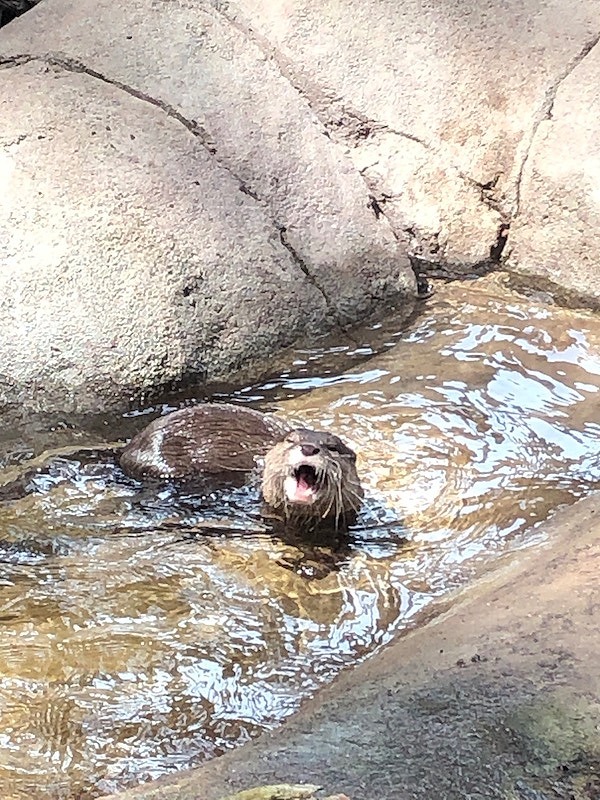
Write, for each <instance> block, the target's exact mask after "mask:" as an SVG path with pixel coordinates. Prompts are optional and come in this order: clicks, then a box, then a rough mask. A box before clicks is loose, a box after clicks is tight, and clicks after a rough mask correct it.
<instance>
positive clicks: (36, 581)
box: [0, 275, 600, 800]
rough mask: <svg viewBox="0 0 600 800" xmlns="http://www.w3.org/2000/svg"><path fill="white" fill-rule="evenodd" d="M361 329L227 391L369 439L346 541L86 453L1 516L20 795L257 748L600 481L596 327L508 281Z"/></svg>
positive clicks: (4, 780) (94, 789)
mask: <svg viewBox="0 0 600 800" xmlns="http://www.w3.org/2000/svg"><path fill="white" fill-rule="evenodd" d="M353 338H354V343H352V344H350V345H343V346H342V345H339V344H338V345H334V346H330V345H329V344H324V345H323V346H322V347H320V348H319V347H315V348H310V349H298V350H296V351H294V352H293V353H291V354H290V358H289V367H288V368H287V369H285V370H282V371H281V373H280V374H279V375H276V376H274V377H273V378H272V379H270V380H268V381H264V382H262V383H261V384H256V385H253V386H248V387H242V388H241V389H238V390H236V391H235V392H231V393H228V394H227V396H225V395H224V394H223V395H222V397H223V399H227V400H230V401H233V402H243V403H250V404H252V405H254V406H255V407H258V408H263V409H266V408H269V409H275V410H276V411H277V413H279V414H281V415H282V416H284V417H285V418H287V419H289V420H291V421H297V422H302V423H304V424H305V425H308V426H313V427H326V428H332V429H333V430H335V432H337V433H339V434H340V435H342V436H343V437H344V438H345V439H346V440H348V441H349V442H350V443H351V444H352V445H353V446H354V447H355V449H356V450H357V452H358V453H359V462H358V463H359V469H360V473H361V476H362V479H363V483H364V486H365V489H366V496H367V502H366V504H365V509H364V511H363V513H362V515H361V518H360V520H359V522H358V524H357V525H356V526H355V528H354V529H353V530H352V531H351V532H350V535H349V536H348V537H347V539H343V540H340V541H324V540H320V541H319V540H318V541H314V540H313V541H308V540H299V539H298V538H297V537H295V536H294V535H292V533H291V532H290V534H289V535H287V534H283V535H275V534H274V533H272V532H271V531H270V530H269V529H268V528H267V527H266V526H265V525H264V523H263V521H262V520H261V517H260V514H259V513H258V502H257V500H258V499H257V496H256V491H255V490H254V489H253V488H252V487H249V486H241V487H240V486H238V487H228V488H226V489H223V490H219V491H215V492H213V493H211V494H210V495H205V496H194V495H192V494H190V493H187V494H186V493H185V492H183V491H178V490H177V489H176V488H174V487H163V488H156V487H142V486H141V485H139V484H137V483H135V482H133V481H127V480H124V479H123V476H121V475H119V474H118V470H117V469H116V467H114V466H113V465H112V464H111V462H110V460H109V459H107V458H105V459H104V460H103V459H102V458H100V459H97V458H96V459H87V458H82V457H80V456H77V457H73V456H70V455H69V454H68V452H67V453H65V452H61V453H59V454H55V455H54V456H52V457H44V458H43V459H42V461H43V462H44V463H46V462H48V460H49V462H50V467H49V468H47V469H44V470H42V472H41V473H40V474H39V475H37V476H35V477H33V478H31V479H30V482H29V488H30V489H31V491H30V493H28V494H27V496H25V497H22V498H20V499H18V500H14V501H10V502H4V503H0V531H1V534H2V535H1V538H0V708H1V712H2V722H3V724H2V726H1V729H0V796H1V797H2V798H5V800H12V799H13V798H14V799H15V800H16V799H17V798H19V799H20V798H26V797H32V796H33V797H45V798H71V799H72V798H92V797H97V796H101V795H102V794H106V793H109V792H111V791H116V790H118V789H120V788H124V787H126V786H131V785H134V784H135V783H137V782H140V781H145V780H148V779H150V778H154V777H158V776H160V775H162V774H164V773H166V772H169V771H173V770H176V769H181V768H184V767H189V766H193V765H195V764H199V763H201V762H202V761H204V760H205V759H207V758H211V757H213V756H215V755H218V754H219V753H221V752H222V751H223V750H225V749H226V748H230V747H233V746H236V745H239V744H241V743H243V742H244V741H247V740H248V739H250V738H251V737H254V736H256V735H257V734H259V733H260V732H261V731H262V730H264V729H265V728H270V727H273V726H275V725H277V724H278V723H279V722H281V721H282V720H283V719H284V718H285V717H286V716H287V715H289V714H290V713H292V712H293V711H294V710H295V709H296V708H297V707H298V704H299V703H300V702H301V700H302V699H303V698H304V697H306V696H308V695H310V694H312V693H314V691H315V690H316V689H317V688H318V687H319V686H320V685H322V684H323V683H324V682H326V681H329V680H331V679H332V678H333V677H334V676H335V675H336V674H337V673H338V672H339V671H340V670H341V669H343V668H344V667H347V666H350V665H351V664H354V663H356V662H357V661H358V660H360V659H363V658H365V657H366V656H367V655H368V654H370V653H372V652H374V651H375V650H376V649H377V648H379V647H381V646H382V645H383V644H384V643H385V642H386V641H387V640H388V639H389V638H390V636H391V635H392V634H393V633H394V632H395V631H398V630H402V629H405V628H408V627H410V626H413V625H415V624H417V623H418V621H419V619H420V617H421V616H422V614H424V613H426V610H427V608H428V607H429V606H430V604H431V603H432V601H434V600H435V599H436V598H440V597H443V596H446V595H449V593H450V592H452V591H453V590H455V589H456V588H458V587H460V586H462V585H464V584H465V583H466V582H467V581H469V580H471V579H472V578H473V577H474V576H475V575H478V574H481V573H482V572H483V571H484V570H486V569H488V568H490V567H491V566H492V565H493V563H494V560H495V559H496V558H497V557H498V556H499V555H501V554H506V553H508V552H510V551H511V550H515V549H518V548H522V547H526V546H530V545H532V544H535V542H536V541H538V540H539V537H540V534H539V533H538V532H537V531H536V527H535V526H536V523H538V522H539V521H541V520H543V519H545V518H546V517H547V516H548V515H549V514H550V513H551V511H552V510H553V509H555V508H556V507H557V506H559V505H561V504H565V503H572V502H574V501H575V500H576V499H577V498H578V497H581V496H582V495H584V494H585V493H588V492H590V491H592V490H594V489H597V488H598V486H599V485H600V455H599V453H600V402H599V401H600V317H599V316H598V315H594V314H593V313H590V312H587V311H582V310H569V309H564V308H560V307H558V306H555V305H551V304H548V303H547V302H544V301H543V300H542V299H539V300H538V299H536V298H535V297H525V296H523V295H520V294H516V293H515V292H512V291H511V290H510V289H509V288H508V287H507V278H506V277H505V276H502V275H495V276H492V277H488V278H486V279H481V280H479V281H476V282H472V283H468V284H464V283H463V284H460V285H459V284H453V285H446V286H443V285H441V286H439V287H438V290H437V292H436V294H435V295H434V297H433V298H432V299H431V300H429V301H427V303H426V304H424V305H423V307H422V309H421V313H420V315H419V316H418V317H417V318H416V319H415V320H414V321H413V322H412V323H411V324H410V325H408V326H407V327H405V329H404V330H397V329H396V327H395V325H394V321H393V320H388V321H386V322H384V323H378V324H377V325H372V326H369V327H367V328H365V329H364V330H362V331H358V332H354V333H353ZM342 365H343V366H344V367H348V365H350V368H349V369H346V370H345V371H341V366H342ZM168 407H169V406H167V405H165V406H163V407H161V410H165V409H167V408H168ZM149 418H150V417H149V415H146V414H136V415H129V417H128V418H127V419H125V420H121V421H117V422H115V424H114V428H110V426H109V428H110V429H109V430H108V431H107V434H108V435H109V438H111V436H110V435H111V434H114V436H117V435H119V434H120V433H121V431H122V429H123V428H122V426H126V427H127V428H128V429H131V430H133V429H137V428H140V427H142V426H143V425H144V424H146V423H147V422H148V420H149ZM120 426H121V427H120ZM70 440H72V443H73V444H77V443H79V442H80V437H79V438H78V433H77V431H69V430H68V429H67V430H66V431H65V433H64V437H63V441H64V443H65V444H69V441H70ZM9 460H10V459H9ZM28 468H29V465H28V463H27V462H25V463H23V464H21V465H20V466H18V467H14V466H13V467H11V468H10V469H9V468H8V466H7V469H6V470H5V476H4V478H2V477H1V476H0V480H8V479H9V478H12V477H14V476H15V474H17V473H18V472H19V471H25V470H27V469H28Z"/></svg>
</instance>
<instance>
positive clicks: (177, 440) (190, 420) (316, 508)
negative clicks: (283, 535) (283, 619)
mask: <svg viewBox="0 0 600 800" xmlns="http://www.w3.org/2000/svg"><path fill="white" fill-rule="evenodd" d="M263 458H264V468H263V474H262V493H263V497H264V500H265V502H266V503H267V505H268V506H270V508H271V509H273V510H274V512H275V513H276V514H278V515H280V516H282V517H283V518H284V519H285V520H290V521H292V522H295V523H298V524H301V525H311V524H317V523H319V522H321V521H326V522H329V523H333V524H335V526H336V527H339V526H343V525H347V524H348V523H349V522H350V521H352V519H353V518H354V517H355V516H356V513H357V512H358V510H359V509H360V506H361V504H362V498H363V491H362V487H361V485H360V480H359V478H358V474H357V472H356V455H355V453H354V452H353V451H352V450H351V449H350V448H349V447H348V446H347V445H345V444H344V442H343V441H342V440H341V439H340V438H339V437H337V436H335V435H334V434H331V433H328V432H326V431H314V430H309V429H305V428H298V429H295V430H291V429H290V428H289V426H287V425H286V424H285V423H284V422H282V421H281V420H279V419H278V418H277V417H275V416H272V415H270V414H262V413H261V412H259V411H254V410H252V409H248V408H243V407H240V406H235V405H231V404H226V403H223V404H216V403H215V404H208V403H207V404H205V405H198V406H191V407H189V408H183V409H181V410H179V411H174V412H172V413H171V414H167V415H165V416H164V417H159V418H158V419H156V420H154V422H152V423H150V425H148V427H146V428H144V430H142V431H141V432H140V433H138V434H137V436H135V437H134V438H133V439H132V440H131V442H129V444H128V445H127V446H126V447H125V448H124V449H123V451H122V453H121V456H120V459H119V461H120V464H121V467H122V469H123V470H124V471H125V472H126V473H127V474H129V475H131V476H133V477H135V478H143V477H153V478H159V479H167V480H189V479H193V478H197V477H202V476H207V475H217V474H223V473H228V472H240V471H241V472H244V471H246V472H248V471H250V470H252V469H254V468H255V467H256V466H257V465H258V462H259V461H260V460H261V459H263Z"/></svg>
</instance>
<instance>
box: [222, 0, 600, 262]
mask: <svg viewBox="0 0 600 800" xmlns="http://www.w3.org/2000/svg"><path fill="white" fill-rule="evenodd" d="M219 5H220V6H222V7H223V10H222V11H221V13H222V14H224V15H226V16H227V17H228V18H230V19H231V20H232V21H233V24H235V25H237V26H238V27H239V28H241V29H243V30H244V32H245V33H246V35H247V36H248V37H250V38H251V39H252V40H253V41H257V42H259V45H260V46H261V47H262V48H263V50H265V52H267V53H268V54H269V56H270V57H271V58H273V59H274V60H275V61H276V62H277V63H278V64H279V66H280V69H281V71H282V73H283V74H285V75H287V76H288V77H289V78H290V80H291V81H292V82H293V83H294V85H295V86H296V87H297V89H298V91H299V92H301V93H302V94H303V96H305V97H307V98H308V101H309V102H310V104H311V106H312V107H313V108H314V109H315V113H316V114H317V115H318V116H319V118H320V119H321V120H322V121H323V123H324V124H325V125H326V126H327V127H328V129H329V130H330V132H331V135H332V136H333V137H334V139H336V140H338V141H342V142H346V143H347V145H348V146H349V147H350V153H351V156H352V158H353V160H354V162H355V164H356V166H357V168H358V169H360V170H361V171H362V174H363V175H364V177H365V179H366V181H367V183H368V184H369V186H370V188H371V191H372V193H373V195H374V197H375V198H376V200H377V201H378V203H379V204H380V205H381V208H382V209H383V211H384V213H385V214H386V215H387V216H388V218H389V219H390V222H391V223H392V225H393V227H394V229H395V230H396V231H406V232H407V233H408V235H409V236H410V246H411V250H412V252H413V253H414V254H415V255H416V256H419V257H420V258H422V259H424V260H426V261H430V262H431V263H432V264H433V265H436V266H440V265H441V266H442V267H443V268H445V269H446V271H448V270H449V269H450V270H455V268H456V267H457V266H458V267H459V269H461V270H462V271H463V272H472V269H473V267H474V266H476V265H477V264H479V263H481V264H482V265H484V264H485V262H490V261H491V262H492V263H493V262H494V261H496V260H498V259H499V258H500V255H501V251H502V247H503V244H504V239H505V237H506V233H507V226H509V225H510V223H511V221H512V219H513V216H514V214H515V212H516V209H517V204H518V202H517V198H518V193H519V184H520V176H521V172H522V170H523V165H524V163H525V161H526V160H527V157H528V152H529V146H530V142H531V138H532V135H533V133H534V131H535V129H536V126H537V124H538V121H539V118H540V115H543V113H544V109H545V108H546V106H547V102H548V96H549V95H552V93H553V92H555V91H556V86H557V85H558V84H559V83H560V81H561V80H562V78H563V77H564V75H565V73H566V72H567V71H568V70H569V69H570V68H571V67H572V65H573V64H574V63H575V62H577V61H578V60H580V59H581V58H583V57H584V56H585V53H586V52H587V51H588V50H589V48H590V45H591V43H593V42H595V41H597V36H598V8H597V4H596V2H595V0H577V2H575V3H572V4H570V5H569V13H568V14H565V12H564V7H563V6H562V5H561V4H556V3H547V4H539V3H535V2H533V3H525V4H523V3H522V2H520V1H519V0H508V2H501V1H500V0H484V2H477V3H463V2H460V0H451V2H446V3H444V4H443V5H440V4H439V3H424V2H422V0H402V2H401V3H398V2H394V1H393V0H386V2H364V0H348V2H345V3H344V5H343V9H342V7H340V6H339V4H337V3H333V2H330V3H325V4H322V3H321V4H316V3H314V2H312V1H311V0H288V2H286V3H282V2H272V0H258V2H256V0H252V2H249V0H239V2H238V3H225V4H219ZM557 30H560V31H561V36H560V37H557V36H556V31H557ZM595 74H596V76H597V77H596V80H598V78H599V77H600V76H598V72H597V71H596V73H595ZM579 111H580V113H581V115H582V116H583V117H586V118H587V119H588V120H589V121H590V123H589V124H591V125H593V124H594V122H593V120H594V115H593V114H590V113H589V112H588V111H587V110H586V109H585V107H584V104H583V103H582V104H581V107H580V109H579ZM576 120H578V117H577V118H575V117H574V118H572V119H571V125H573V126H574V125H578V124H579V123H578V121H576ZM590 152H591V151H590ZM573 179H574V180H577V177H576V173H574V174H573ZM509 240H510V239H509ZM596 261H598V259H596Z"/></svg>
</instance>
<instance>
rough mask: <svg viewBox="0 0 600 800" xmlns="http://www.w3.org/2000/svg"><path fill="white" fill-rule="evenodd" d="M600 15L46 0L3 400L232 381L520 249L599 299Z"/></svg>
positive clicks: (25, 74) (10, 245) (580, 2)
mask: <svg viewBox="0 0 600 800" xmlns="http://www.w3.org/2000/svg"><path fill="white" fill-rule="evenodd" d="M597 25H598V22H597V3H596V0H576V2H574V3H573V4H571V5H570V6H569V13H568V14H565V12H564V8H563V7H562V6H561V5H560V4H556V3H547V4H542V5H541V6H540V4H538V3H526V4H525V5H524V4H523V3H521V2H518V0H508V2H500V0H484V2H481V3H476V4H475V5H473V4H465V3H463V2H460V1H459V0H450V2H447V3H445V4H444V5H443V7H442V6H439V4H431V3H430V4H426V3H423V2H421V0H403V1H402V3H400V4H398V3H395V2H391V0H387V1H386V2H384V3H374V2H370V3H369V2H364V1H363V0H348V2H347V3H346V4H345V5H344V6H343V8H342V7H340V6H339V4H336V3H333V2H330V3H325V4H323V3H319V4H317V3H314V2H312V1H311V0H287V2H285V3H283V2H271V0H268V1H267V0H258V1H257V2H252V3H250V2H247V0H238V2H220V0H203V2H198V3H189V2H186V0H170V2H168V3H166V2H152V0H130V2H128V3H125V4H122V5H120V6H119V8H118V12H115V9H114V4H113V3H111V2H109V0H99V2H95V0H94V1H93V0H78V3H77V4H73V3H70V2H69V1H68V0H52V2H47V3H42V4H40V5H39V6H37V7H36V8H35V9H33V10H32V11H30V12H28V13H27V14H26V15H24V16H23V17H21V18H19V19H17V20H14V21H13V22H11V23H10V25H8V26H6V27H5V28H3V29H2V35H1V36H0V63H2V64H3V65H4V67H5V68H6V69H5V70H3V71H2V73H1V77H0V80H1V81H2V84H3V85H2V90H3V91H2V95H1V96H2V97H3V98H6V99H5V100H4V103H5V104H6V108H7V110H8V111H9V112H10V113H7V112H6V111H5V112H4V113H2V114H1V117H0V143H2V144H1V146H0V174H1V175H5V176H8V175H9V174H10V175H11V178H10V180H11V184H10V186H11V187H12V188H10V191H9V193H8V195H7V196H6V199H3V200H2V201H1V202H2V212H3V216H4V220H5V221H4V223H3V226H2V229H0V234H2V241H1V242H0V257H1V258H2V259H3V261H4V262H7V263H8V264H9V269H8V270H6V275H7V276H9V277H7V279H6V280H5V283H4V284H3V285H2V286H1V287H0V288H2V291H3V292H4V296H5V297H6V300H5V303H6V307H8V306H10V307H11V308H14V309H26V311H22V312H17V311H14V312H11V314H10V315H9V317H8V318H6V316H5V319H4V323H3V324H4V328H1V327H0V332H1V333H2V337H1V338H0V363H4V364H6V367H5V368H4V369H3V372H4V373H5V375H6V376H7V377H6V378H5V379H4V380H3V381H2V383H1V385H0V390H1V391H0V395H1V396H3V397H4V399H5V402H7V403H8V402H12V403H19V404H23V403H24V404H26V405H27V406H31V407H34V408H45V407H49V408H56V406H57V404H59V403H60V404H62V406H65V405H67V406H69V407H77V408H82V409H88V408H92V407H94V406H95V405H96V406H99V407H104V406H106V405H107V404H109V405H110V404H112V405H115V406H119V405H120V404H122V403H123V398H124V397H125V396H126V395H127V394H128V393H130V394H131V395H133V396H135V397H137V396H139V395H140V393H143V392H144V391H145V390H146V389H155V388H156V387H157V386H160V385H169V384H171V383H173V382H175V383H178V382H181V381H182V380H184V379H186V378H190V379H193V380H195V379H197V378H206V379H209V380H210V379H216V378H226V379H228V380H238V379H239V377H240V376H239V370H240V369H241V368H242V367H244V369H245V368H246V367H247V366H249V365H250V368H251V369H252V366H251V365H259V364H264V359H265V358H267V357H268V356H269V354H271V353H274V352H276V351H277V350H280V349H281V348H283V347H285V346H286V345H288V344H290V343H291V342H293V341H295V340H297V339H298V338H299V337H300V336H302V335H304V334H306V333H310V334H314V333H318V332H321V331H325V330H331V329H343V328H344V327H345V326H347V325H348V324H351V323H353V322H355V321H357V320H359V319H361V318H364V317H365V316H366V315H368V314H369V313H371V312H372V311H374V310H377V309H381V308H382V307H384V306H385V304H387V303H389V302H391V301H393V300H394V299H397V298H398V297H400V298H401V303H402V299H404V300H406V299H407V298H410V297H411V296H412V294H413V293H414V290H415V283H414V277H413V275H412V273H411V271H410V269H409V259H410V260H412V262H413V264H415V265H417V266H418V267H419V269H435V270H438V271H441V272H442V274H452V275H456V274H472V273H473V272H480V271H482V270H486V269H490V268H493V267H494V266H496V265H497V264H498V263H500V262H501V261H502V260H503V259H505V257H506V256H507V254H509V256H510V258H509V265H510V267H511V268H512V269H513V270H517V271H522V272H524V273H525V274H527V275H535V276H539V275H543V276H547V277H549V278H550V279H551V280H553V281H554V282H555V283H558V284H561V285H562V286H564V287H567V288H569V289H572V290H574V291H577V292H578V293H579V294H581V293H584V294H585V295H586V296H588V297H591V298H592V299H593V298H594V297H597V296H599V295H600V274H599V273H600V271H599V270H598V269H597V268H596V267H595V265H597V263H598V261H599V259H600V252H599V249H600V248H598V246H597V245H596V244H595V238H594V234H595V230H596V227H597V225H596V223H597V216H598V212H597V206H596V199H595V194H594V193H595V186H596V183H597V180H596V166H595V164H596V160H597V148H596V144H595V142H596V140H597V137H596V135H595V134H596V132H597V123H596V118H597V114H594V113H593V111H592V110H591V108H590V103H594V104H596V105H597V98H598V93H597V91H596V89H595V86H596V85H598V80H599V78H600V74H599V71H600V68H599V62H598V53H597V50H598V47H597V46H596V45H598V40H599V33H598V29H597ZM556 30H560V31H561V36H560V37H557V36H556V33H555V32H556ZM29 94H30V95H31V97H29ZM46 96H48V97H49V98H51V99H52V107H51V108H45V107H44V106H43V102H42V98H44V97H46ZM594 107H595V106H594ZM0 110H1V109H0ZM549 115H550V116H552V117H553V118H554V119H553V120H550V119H548V117H549ZM107 126H109V127H110V130H107V129H106V128H107ZM141 126H143V130H142V127H141ZM51 131H53V132H54V133H53V135H50V134H51ZM40 135H41V136H44V137H45V138H44V139H38V138H37V137H38V136H40ZM131 137H135V138H133V139H132V138H131ZM567 148H569V149H568V151H567ZM565 156H566V157H565ZM96 184H97V186H96ZM40 192H41V194H39V193H40ZM9 218H10V222H8V219H9ZM566 231H568V233H566ZM24 242H27V244H24ZM44 242H46V243H47V244H44ZM115 243H116V245H115ZM117 247H119V248H120V249H121V253H122V255H121V258H117V257H116V255H115V250H116V248H117ZM46 252H49V253H51V258H50V259H47V258H46V257H45V256H43V257H42V256H41V255H40V253H46ZM572 261H573V263H571V262H572ZM250 264H251V265H252V267H251V268H250V267H249V265H250ZM565 264H568V265H569V266H568V267H565ZM120 270H122V271H120ZM15 276H19V277H17V278H16V277H15ZM21 276H24V277H21ZM27 276H30V277H29V278H28V277H27ZM42 276H43V277H42ZM121 286H123V287H124V288H123V290H121V288H120V287H121ZM42 287H44V288H42ZM115 287H119V290H118V291H115ZM42 295H43V297H42ZM109 296H110V301H109V299H108V298H109ZM78 297H82V298H83V301H84V303H86V304H87V308H85V309H83V307H82V309H81V310H78V307H77V303H76V298H78ZM22 298H27V300H26V301H23V299H22ZM65 298H66V299H65ZM113 298H114V302H113ZM42 301H43V303H44V304H45V305H44V306H42ZM92 301H93V302H92ZM92 307H93V308H92ZM409 307H410V300H409V299H408V300H407V302H406V303H405V305H404V308H405V309H408V308H409ZM90 308H92V311H90ZM19 314H21V316H19ZM50 318H52V320H53V322H52V324H51V325H50V324H49V319H50ZM82 331H84V332H85V344H84V342H83V341H82V333H81V332H82ZM67 345H68V346H67ZM51 348H52V349H51ZM57 353H60V356H58V355H56V354H57ZM255 371H256V369H255ZM109 385H110V387H111V388H110V391H109V390H108V389H107V387H108V386H109ZM65 398H67V399H65ZM62 406H61V407H62Z"/></svg>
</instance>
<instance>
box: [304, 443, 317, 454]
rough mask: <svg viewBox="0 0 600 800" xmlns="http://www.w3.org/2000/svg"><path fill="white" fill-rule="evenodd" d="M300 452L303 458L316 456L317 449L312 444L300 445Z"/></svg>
mask: <svg viewBox="0 0 600 800" xmlns="http://www.w3.org/2000/svg"><path fill="white" fill-rule="evenodd" d="M300 450H302V455H303V456H316V455H317V453H318V452H319V448H318V447H315V446H314V444H301V445H300Z"/></svg>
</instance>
